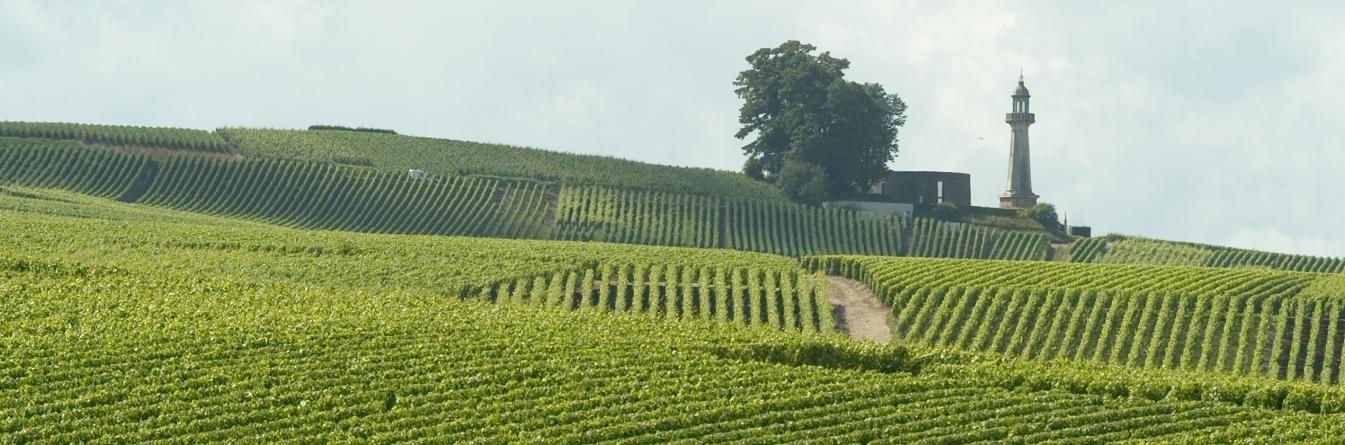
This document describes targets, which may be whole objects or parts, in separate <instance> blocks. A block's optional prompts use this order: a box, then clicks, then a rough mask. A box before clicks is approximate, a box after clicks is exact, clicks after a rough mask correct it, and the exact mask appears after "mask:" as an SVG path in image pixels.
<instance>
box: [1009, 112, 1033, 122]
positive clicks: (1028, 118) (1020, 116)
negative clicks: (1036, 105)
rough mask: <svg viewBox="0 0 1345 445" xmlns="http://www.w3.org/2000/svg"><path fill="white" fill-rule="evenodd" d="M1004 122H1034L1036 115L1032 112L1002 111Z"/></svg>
mask: <svg viewBox="0 0 1345 445" xmlns="http://www.w3.org/2000/svg"><path fill="white" fill-rule="evenodd" d="M1004 120H1005V121H1006V122H1029V123H1030V122H1036V121H1037V115H1036V114H1032V113H1004Z"/></svg>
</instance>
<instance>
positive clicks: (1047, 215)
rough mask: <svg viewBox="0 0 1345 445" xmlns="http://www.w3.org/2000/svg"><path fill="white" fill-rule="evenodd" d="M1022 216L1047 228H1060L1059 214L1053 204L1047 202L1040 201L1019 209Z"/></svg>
mask: <svg viewBox="0 0 1345 445" xmlns="http://www.w3.org/2000/svg"><path fill="white" fill-rule="evenodd" d="M1020 212H1022V215H1023V217H1025V218H1028V219H1031V220H1033V221H1036V222H1039V223H1041V226H1042V227H1045V228H1046V229H1047V230H1057V231H1058V230H1061V229H1063V227H1061V224H1060V215H1058V214H1057V213H1056V211H1055V206H1054V205H1051V204H1048V203H1044V202H1043V203H1041V204H1037V205H1034V206H1032V207H1031V208H1028V209H1023V210H1020Z"/></svg>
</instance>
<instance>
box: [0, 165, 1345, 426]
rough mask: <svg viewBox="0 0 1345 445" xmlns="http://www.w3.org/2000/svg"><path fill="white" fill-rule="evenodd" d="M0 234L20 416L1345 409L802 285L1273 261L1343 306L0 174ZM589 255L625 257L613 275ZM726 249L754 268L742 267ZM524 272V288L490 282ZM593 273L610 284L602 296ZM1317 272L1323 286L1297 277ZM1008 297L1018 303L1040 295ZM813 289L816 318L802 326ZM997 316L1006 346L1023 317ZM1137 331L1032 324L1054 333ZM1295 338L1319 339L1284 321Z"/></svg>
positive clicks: (351, 422) (972, 414)
mask: <svg viewBox="0 0 1345 445" xmlns="http://www.w3.org/2000/svg"><path fill="white" fill-rule="evenodd" d="M0 252H3V253H2V254H0V275H3V276H4V279H3V280H0V300H3V301H0V303H3V305H4V307H6V308H8V310H6V311H4V312H0V326H2V327H3V331H4V332H6V334H5V335H4V336H3V337H0V399H4V400H11V401H14V402H15V403H7V404H4V405H3V406H0V437H4V438H6V441H14V442H25V443H65V442H82V441H98V440H105V441H112V442H145V441H153V440H170V441H186V442H204V441H218V440H255V441H264V442H273V441H323V442H328V441H380V442H382V441H408V440H433V441H447V442H478V441H479V442H549V443H590V442H600V441H621V442H627V443H634V442H639V443H654V442H658V443H666V442H676V441H680V442H686V443H692V442H696V443H704V442H732V441H753V442H766V443H783V442H788V443H813V442H816V443H836V442H842V443H853V442H869V443H914V442H943V443H978V442H984V443H992V442H993V443H1046V442H1122V441H1144V442H1146V443H1189V442H1190V441H1193V440H1201V441H1206V442H1211V443H1221V442H1228V441H1233V440H1237V441H1239V442H1246V443H1286V442H1294V443H1313V442H1320V443H1332V442H1333V441H1335V440H1336V439H1337V438H1338V437H1340V436H1341V435H1342V434H1345V430H1342V428H1343V427H1342V425H1345V422H1341V418H1340V415H1339V414H1320V413H1340V412H1345V392H1342V391H1345V390H1342V389H1341V388H1340V387H1339V386H1337V385H1335V384H1328V383H1327V381H1326V380H1322V381H1321V382H1320V383H1314V382H1310V381H1308V380H1312V379H1307V378H1299V377H1293V376H1285V379H1284V380H1281V379H1279V378H1276V377H1275V376H1273V375H1263V374H1259V373H1256V372H1251V373H1242V374H1239V373H1230V372H1222V371H1208V370H1205V371H1202V370H1199V369H1194V368H1193V369H1185V368H1183V370H1180V371H1178V370H1172V369H1168V368H1166V367H1144V366H1140V367H1136V366H1129V365H1118V364H1112V363H1109V362H1106V361H1096V360H1090V359H1089V358H1088V357H1090V356H1089V355H1087V354H1084V355H1077V354H1076V355H1077V356H1066V355H1064V354H1054V355H1053V356H1054V357H1055V358H1047V357H1044V356H1033V355H1015V354H1005V353H1003V352H995V351H994V350H987V351H980V350H976V349H974V348H959V347H950V346H946V345H941V344H937V343H936V342H919V341H911V342H908V343H907V344H906V345H903V346H879V345H876V344H873V343H857V342H852V341H850V340H848V339H845V338H843V337H839V336H836V335H834V334H829V333H828V331H829V329H828V328H827V325H826V324H825V321H824V320H826V314H827V313H828V311H827V307H826V303H825V299H824V298H818V297H819V296H820V295H821V294H819V293H818V292H825V290H824V289H819V288H817V287H813V288H811V290H808V289H809V287H808V286H799V285H798V283H800V282H807V280H808V277H810V276H812V275H811V273H810V272H808V270H809V269H810V268H811V269H814V270H818V271H822V270H823V269H831V268H834V269H836V270H835V271H834V272H835V273H849V274H853V275H854V276H856V277H860V278H863V279H865V280H868V281H870V282H871V283H873V285H874V286H875V288H876V289H879V290H880V293H882V294H883V295H893V296H896V295H904V294H902V293H900V292H898V293H894V292H896V291H894V290H889V288H888V287H885V286H888V284H887V283H903V284H902V285H903V286H904V287H903V289H912V292H914V293H913V294H911V295H920V294H923V293H926V292H927V291H920V290H918V289H921V288H931V289H942V288H944V286H946V284H943V283H944V282H945V281H946V282H951V283H958V285H964V286H969V287H971V286H992V287H1003V288H1005V289H1008V290H1009V293H1008V294H1006V295H1017V294H1018V291H1017V290H1016V289H1022V290H1024V291H1028V290H1031V289H1049V288H1050V287H1052V286H1060V287H1062V288H1078V289H1081V290H1083V291H1084V292H1092V291H1094V290H1097V291H1100V292H1109V291H1110V290H1113V289H1130V290H1131V291H1133V292H1137V293H1145V292H1149V293H1156V294H1162V293H1171V294H1173V295H1180V294H1183V293H1186V292H1196V291H1203V292H1208V295H1220V294H1221V293H1222V292H1223V290H1228V291H1230V292H1231V291H1235V290H1239V289H1247V286H1246V285H1245V284H1244V283H1261V284H1260V285H1261V286H1263V287H1265V288H1267V289H1279V291H1278V292H1280V293H1279V294H1275V293H1271V294H1268V295H1279V297H1274V298H1280V299H1282V300H1283V301H1295V302H1302V303H1295V305H1284V307H1303V308H1309V309H1308V310H1309V311H1323V310H1325V308H1331V309H1330V311H1327V312H1331V313H1333V314H1334V313H1338V312H1339V306H1330V305H1323V304H1316V303H1312V302H1313V301H1333V302H1334V301H1339V300H1338V298H1340V297H1341V296H1345V294H1341V293H1340V292H1341V288H1339V287H1338V286H1336V285H1333V284H1332V283H1335V282H1336V281H1330V280H1335V279H1337V278H1338V277H1336V276H1334V275H1319V274H1297V273H1287V272H1268V271H1221V270H1217V269H1204V268H1170V267H1164V266H1126V265H1119V266H1112V265H1070V264H1052V265H1050V266H1051V267H1052V268H1054V269H1045V268H1043V267H1044V266H1047V264H1045V263H1029V262H984V261H967V260H937V259H899V258H898V259H893V258H866V257H853V258H854V259H853V260H852V259H849V258H851V257H845V258H839V257H837V258H832V257H822V258H815V259H806V260H804V261H802V262H799V261H797V260H795V259H792V258H787V257H781V256H774V255H767V254H755V253H744V252H737V251H730V250H722V249H718V250H706V249H684V248H668V247H640V246H631V245H619V244H606V243H591V242H586V243H574V242H558V241H533V240H506V239H488V238H461V237H441V236H407V235H386V234H360V233H349V232H333V231H314V230H300V229H292V228H285V227H278V226H274V225H269V224H263V223H256V222H251V221H243V220H237V219H233V218H227V217H220V216H210V215H201V214H197V213H191V212H181V211H176V210H170V209H165V208H160V207H147V206H143V205H137V204H127V203H119V202H116V201H112V200H107V199H102V198H95V197H88V196H85V195H81V194H75V193H70V192H60V191H51V190H47V189H32V188H14V187H0ZM852 262H853V263H852ZM850 264H855V265H856V266H851V265H850ZM858 264H866V266H864V267H865V268H866V269H860V268H858V267H857V265H858ZM949 266H952V267H951V268H950V267H949ZM878 267H885V268H888V269H886V270H892V271H900V273H897V274H891V273H877V269H876V268H878ZM1109 268H1117V269H1118V270H1124V271H1128V272H1129V275H1127V274H1115V273H1106V272H1105V271H1106V270H1109ZM1093 269H1097V270H1093ZM595 270H597V271H619V272H610V273H616V274H617V277H616V278H615V279H614V280H613V279H611V278H606V277H604V275H606V273H607V272H595V273H592V274H590V271H595ZM649 270H660V271H664V273H663V275H662V277H664V278H662V279H657V278H649V276H650V275H649V273H648V272H647V271H649ZM863 270H867V271H868V272H863ZM922 270H923V271H925V272H921V271H922ZM988 270H998V271H997V272H986V271H988ZM1075 270H1077V272H1070V273H1064V274H1062V273H1058V272H1060V271H1066V272H1069V271H1075ZM626 271H630V272H631V274H630V275H627V273H626ZM639 271H646V272H639ZM668 271H672V272H671V273H670V272H668ZM719 271H742V272H730V273H728V274H727V275H728V278H727V280H726V281H727V282H726V281H725V280H721V279H720V278H719V277H724V276H725V275H726V274H721V273H720V272H719ZM945 272H947V273H945ZM1099 272H1102V273H1099ZM1022 273H1037V274H1039V276H1033V277H1021V276H1020V275H1021V274H1022ZM880 276H882V277H889V278H878V277H880ZM907 276H910V277H911V278H909V279H908V278H904V277H907ZM1150 276H1168V277H1171V278H1170V279H1167V280H1157V281H1155V280H1146V279H1144V278H1145V277H1150ZM558 277H559V280H557V278H558ZM576 277H578V278H579V280H580V281H578V282H581V283H585V284H582V285H574V284H575V283H576ZM641 277H644V278H643V279H642V278H641ZM735 278H736V280H735ZM893 278H896V281H892V280H893ZM758 279H760V280H762V281H757V280H758ZM772 280H774V285H772ZM1239 280H1241V281H1239ZM735 281H736V282H735ZM590 282H592V283H595V284H596V286H589V285H587V283H590ZM521 283H529V284H531V286H530V287H528V288H527V289H526V290H524V291H519V292H513V291H510V292H505V294H507V295H508V296H509V298H502V297H501V295H503V294H501V293H500V292H499V289H517V288H518V286H519V285H520V284H521ZM783 283H788V284H783ZM686 284H690V285H686ZM571 285H574V286H573V287H571ZM1042 286H1045V287H1042ZM586 290H588V291H590V292H592V293H591V294H590V295H589V296H585V295H583V294H584V292H585V291H586ZM604 290H605V292H606V295H604V296H601V297H599V298H598V300H599V301H601V302H602V303H601V304H596V305H588V304H586V302H590V301H593V300H591V297H592V296H593V295H601V294H603V293H604ZM801 292H803V293H801ZM903 292H904V291H903ZM1249 292H1250V291H1249ZM1250 294H1256V295H1260V294H1261V293H1260V292H1250ZM1318 294H1320V295H1327V296H1331V298H1332V299H1328V300H1310V299H1305V298H1309V295H1318ZM802 295H811V299H809V298H806V297H800V296H802ZM931 295H932V294H931ZM981 295H990V294H989V293H985V292H981ZM1024 295H1027V294H1024ZM1099 295H1102V294H1099ZM618 296H620V297H618ZM723 296H729V298H728V300H729V302H730V303H733V304H728V305H725V304H723V303H722V302H723V301H725V300H724V299H723V298H722V297H723ZM791 296H794V297H791ZM628 297H635V298H628ZM895 298H906V297H895ZM929 298H933V297H932V296H931V297H929ZM1313 298H1315V297H1313ZM739 299H743V300H739ZM1291 299H1292V300H1291ZM998 300H1001V299H1000V298H998V297H996V298H993V299H990V300H987V301H998ZM1097 300H1098V301H1101V299H1100V297H1099V298H1098V299H1097ZM608 301H610V302H612V303H610V304H608V303H606V302H608ZM737 301H744V302H745V303H748V304H738V303H736V302H737ZM894 301H895V300H894ZM945 301H956V299H945ZM1018 301H1020V300H1019V299H1017V298H1015V299H1012V300H1007V299H1005V300H1004V303H1003V304H1007V305H1008V306H1009V307H1015V306H1028V305H1026V304H1020V303H1017V302H1018ZM1023 301H1027V300H1023ZM1032 301H1037V300H1032ZM1118 301H1120V300H1118ZM1197 301H1198V300H1197ZM1219 301H1225V300H1219ZM623 302H629V303H631V304H629V305H626V306H623V304H625V303H623ZM567 303H569V304H567ZM636 303H639V304H636ZM809 305H811V306H809ZM901 306H903V307H904V306H906V305H901ZM1111 306H1112V307H1115V305H1111ZM919 307H921V308H926V311H927V312H928V314H929V315H918V314H914V313H912V315H909V316H905V315H904V314H905V313H906V312H908V310H902V311H901V312H897V313H896V314H895V315H897V316H898V317H899V318H901V317H903V316H905V317H907V318H908V319H911V320H930V321H931V322H933V323H938V324H942V325H946V326H952V325H954V322H953V321H947V322H944V321H938V320H944V319H943V318H937V317H935V316H934V315H933V314H955V313H959V312H960V311H957V310H952V307H965V308H967V310H971V309H972V308H973V307H979V306H974V305H971V304H966V305H956V306H947V305H932V304H921V305H919ZM1042 307H1046V306H1042ZM1080 307H1082V306H1080ZM1196 307H1203V306H1199V305H1197V306H1196ZM1312 307H1316V308H1317V309H1310V308H1312ZM805 308H812V309H811V310H812V311H814V312H811V313H809V312H806V310H805ZM721 309H723V310H721ZM756 311H759V312H756ZM973 312H975V311H973ZM1022 312H1024V313H1026V311H1022ZM1068 312H1070V313H1081V312H1080V310H1072V311H1068ZM1085 312H1087V313H1096V312H1101V311H1100V310H1088V311H1085ZM1015 313H1018V312H1017V311H1015V310H1010V311H1008V312H1005V314H1006V316H1005V317H1003V318H1004V319H1008V318H1009V317H1008V315H1007V314H1015ZM1106 313H1109V314H1110V313H1112V312H1106ZM1160 313H1161V312H1160ZM1318 313H1324V312H1318ZM738 314H748V315H749V316H748V317H745V318H735V317H734V316H736V315H738ZM804 314H808V315H810V316H811V317H812V318H811V321H814V322H821V323H822V324H812V325H811V326H812V327H811V328H809V327H807V326H810V325H809V324H808V323H807V322H806V321H808V315H804ZM707 315H708V317H707ZM721 315H722V316H724V317H722V318H721ZM801 315H804V316H801ZM791 317H792V318H791ZM940 317H942V315H940ZM701 318H709V320H700V319H701ZM1177 319H1183V318H1182V317H1180V316H1179V317H1177ZM1194 319H1206V318H1204V317H1196V318H1194ZM1209 319H1217V317H1209ZM716 320H718V321H716ZM743 324H747V325H749V326H755V327H754V328H752V327H749V328H744V327H743V326H741V325H743ZM1070 324H1072V323H1070ZM905 325H906V323H899V324H898V326H899V327H900V326H905ZM927 325H931V323H926V322H916V323H914V324H913V326H927ZM1020 325H1022V323H1020ZM1090 325H1092V324H1090ZM969 326H971V325H969ZM1276 326H1280V325H1276ZM923 330H925V331H927V330H928V328H924V329H923ZM1132 330H1133V329H1132ZM1175 330H1176V329H1174V331H1175ZM1206 330H1207V331H1208V329H1206ZM920 331H921V330H909V329H908V330H903V332H907V333H908V334H906V335H907V336H908V337H910V338H916V337H918V336H917V335H912V334H909V333H912V332H920ZM936 331H937V330H936ZM985 331H986V332H987V334H985V338H986V339H987V340H990V341H989V344H994V345H998V344H1004V345H1015V344H1018V343H1020V342H1022V341H1023V340H1020V338H1023V339H1026V338H1027V337H1025V336H1028V335H1029V332H1028V331H1024V330H1022V329H1017V328H1014V327H1012V326H1007V327H1003V328H996V329H994V330H985ZM1123 331H1124V329H1123V330H1122V331H1117V332H1118V333H1117V334H1115V335H1118V336H1120V337H1112V336H1111V335H1112V334H1107V333H1108V332H1113V331H1112V330H1108V329H1092V328H1088V329H1083V328H1080V329H1074V330H1067V331H1066V333H1065V334H1063V336H1061V337H1056V336H1046V337H1042V338H1044V339H1050V341H1048V342H1046V343H1044V344H1046V345H1051V344H1055V345H1062V346H1063V345H1072V344H1076V343H1079V342H1078V341H1076V340H1074V339H1075V338H1080V339H1091V338H1099V335H1100V337H1101V338H1125V337H1127V336H1126V335H1125V332H1123ZM1234 331H1235V332H1240V331H1239V330H1234ZM1083 332H1090V333H1093V334H1088V335H1087V336H1085V335H1084V334H1083ZM1214 332H1221V331H1220V330H1217V329H1216V330H1215V331H1214ZM1098 333H1100V334H1098ZM1303 335H1306V336H1307V337H1310V338H1314V339H1321V338H1326V336H1323V335H1317V334H1291V338H1301V336H1303ZM1031 337H1032V338H1036V337H1037V335H1036V334H1035V333H1032V335H1031ZM1093 343H1098V344H1102V342H1096V341H1093V340H1089V341H1088V342H1087V344H1093ZM1027 344H1032V343H1031V342H1027ZM1313 344H1316V343H1313ZM1328 344H1331V345H1336V344H1338V343H1328ZM1332 347H1333V348H1334V347H1335V346H1332ZM1292 348H1293V349H1294V350H1295V351H1298V352H1296V354H1297V355H1298V356H1304V353H1302V352H1301V351H1302V349H1301V348H1297V347H1292ZM1033 350H1041V351H1065V350H1068V349H1061V348H1060V347H1049V346H1048V347H1044V348H1035V349H1033ZM1316 351H1319V352H1322V353H1326V351H1327V349H1326V348H1318V349H1316ZM1316 355H1317V354H1316V353H1307V354H1306V356H1316ZM1326 356H1331V357H1338V356H1339V355H1334V356H1332V355H1330V353H1326ZM1179 357H1180V356H1179ZM1327 363H1334V362H1327ZM1310 369H1315V368H1310ZM1328 375H1330V374H1328ZM1193 384H1194V385H1193ZM70 419H76V420H70ZM968 425H974V426H975V427H974V428H968V427H967V426H968Z"/></svg>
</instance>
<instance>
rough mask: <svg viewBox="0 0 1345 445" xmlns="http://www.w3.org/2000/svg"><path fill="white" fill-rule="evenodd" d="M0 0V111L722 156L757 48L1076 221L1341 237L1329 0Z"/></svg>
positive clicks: (1168, 232)
mask: <svg viewBox="0 0 1345 445" xmlns="http://www.w3.org/2000/svg"><path fill="white" fill-rule="evenodd" d="M1285 5H1288V3H1281V2H1265V1H1242V0H1218V1H1206V0H1196V1H1184V2H1170V1H1125V2H1079V1H1069V0H1061V1H1021V2H1020V1H902V0H893V1H863V0H850V1H845V2H837V1H794V0H770V1H722V0H721V1H716V0H704V1H702V0H676V1H638V2H637V1H603V0H584V1H579V0H575V1H568V2H560V1H512V0H491V1H485V0H481V1H471V2H468V1H423V2H420V1H399V0H389V1H336V0H330V1H298V0H294V1H283V0H281V1H245V0H229V1H180V0H172V1H170V0H161V1H101V2H92V1H79V2H74V1H15V0H0V55H3V56H0V89H3V90H4V91H5V94H4V95H3V96H0V120H11V121H62V122H85V123H104V124H124V125H148V126H172V127H188V128H201V129H214V128H218V127H237V126H244V127H273V128H304V127H307V126H308V125H311V124H319V123H322V124H338V125H351V126H371V127H381V128H392V129H395V130H397V131H398V132H400V133H403V134H412V135H419V136H431V137H444V138H452V139H461V140H471V141H479V142H495V143H507V144H512V145H521V146H530V147H538V148H545V149H551V150H561V151H569V152H579V153H594V154H604V155H612V156H618V157H623V158H628V159H635V160H639V161H646V162H653V163H660V164H673V165H687V166H699V167H712V168H719V169H724V170H737V169H738V168H739V167H740V166H741V165H742V162H743V160H744V157H743V154H742V151H741V150H740V147H741V146H742V145H743V144H744V143H745V141H742V140H738V139H735V138H734V137H733V135H734V133H735V132H736V130H737V128H738V123H737V116H738V107H739V106H740V105H741V100H740V99H739V98H738V97H737V96H735V95H734V93H733V85H732V82H733V80H734V78H735V77H736V76H737V73H738V72H740V71H742V70H744V69H746V68H747V63H746V62H745V60H744V58H745V57H746V56H747V55H748V54H751V53H752V52H753V51H755V50H757V49H760V48H764V47H773V46H776V45H779V44H780V43H782V42H784V41H787V40H801V41H804V42H807V43H810V44H813V45H816V46H818V47H819V48H820V49H821V50H825V51H829V52H831V53H832V54H833V55H834V56H838V57H843V58H846V59H849V60H850V62H851V69H850V70H849V71H848V73H847V78H849V79H851V80H856V81H860V82H876V83H880V84H882V85H883V86H884V87H885V88H886V89H887V90H888V91H889V92H895V93H897V94H898V95H900V96H901V97H902V99H903V100H904V101H905V102H906V104H907V105H908V106H909V109H908V111H907V117H908V119H907V123H906V125H905V127H904V128H903V129H902V130H901V134H900V136H899V138H900V143H899V144H900V154H899V157H898V158H897V160H896V161H895V162H893V163H892V164H891V167H892V168H893V169H895V170H949V171H960V172H967V173H970V174H971V175H972V192H973V196H972V201H973V204H975V205H984V206H994V205H996V203H997V196H998V194H999V193H1001V192H1002V191H1003V190H1004V188H1005V176H1006V172H1007V164H1008V148H1009V147H1008V143H1009V127H1008V126H1007V125H1006V124H1005V123H1004V120H1003V119H1004V113H1005V112H1007V111H1009V106H1010V98H1009V95H1010V94H1011V93H1012V91H1013V88H1014V86H1015V82H1016V81H1017V77H1018V74H1019V72H1020V70H1021V72H1022V73H1023V75H1024V76H1025V78H1026V83H1027V86H1028V88H1029V89H1031V91H1032V110H1033V112H1035V113H1036V114H1037V123H1036V124H1034V125H1033V126H1032V128H1031V138H1032V163H1033V165H1032V168H1033V180H1034V183H1033V189H1034V191H1035V192H1036V193H1037V194H1039V195H1041V199H1042V200H1043V201H1045V202H1050V203H1053V204H1055V205H1056V206H1057V207H1058V208H1059V209H1060V210H1061V211H1062V212H1064V213H1065V214H1067V215H1068V217H1069V222H1070V223H1071V224H1076V225H1091V226H1093V228H1094V231H1095V233H1097V234H1101V233H1123V234H1132V235H1142V236H1148V237H1154V238H1162V239H1173V240H1183V241H1193V242H1202V243H1211V244H1221V245H1232V246H1238V247H1246V248H1257V249H1267V250H1274V251H1283V252H1293V253H1302V254H1310V255H1322V256H1345V230H1342V228H1345V205H1342V202H1345V200H1342V199H1341V197H1340V195H1341V194H1342V192H1345V87H1342V84H1345V2H1340V1H1317V2H1314V1H1295V2H1292V7H1287V6H1285Z"/></svg>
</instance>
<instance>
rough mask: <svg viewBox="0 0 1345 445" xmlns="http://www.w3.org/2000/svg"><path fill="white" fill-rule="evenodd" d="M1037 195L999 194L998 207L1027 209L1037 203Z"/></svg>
mask: <svg viewBox="0 0 1345 445" xmlns="http://www.w3.org/2000/svg"><path fill="white" fill-rule="evenodd" d="M1037 198H1038V196H1037V195H1000V196H999V208H1001V209H1027V208H1031V207H1032V206H1035V205H1037Z"/></svg>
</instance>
